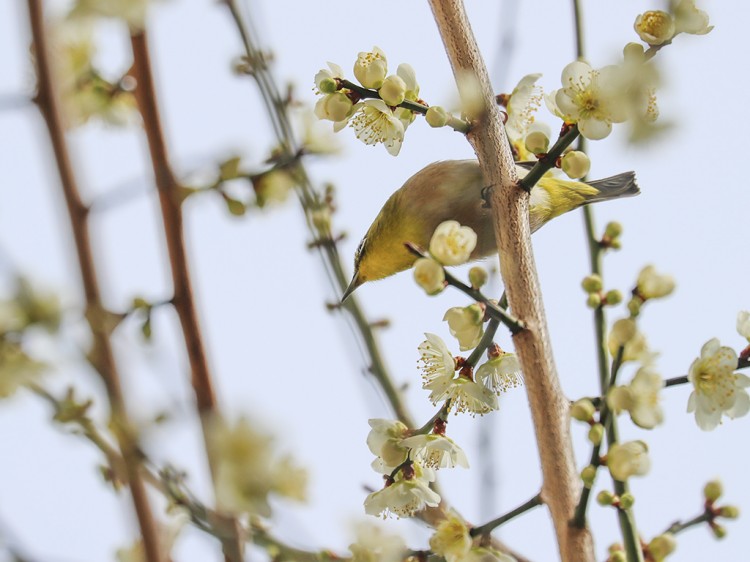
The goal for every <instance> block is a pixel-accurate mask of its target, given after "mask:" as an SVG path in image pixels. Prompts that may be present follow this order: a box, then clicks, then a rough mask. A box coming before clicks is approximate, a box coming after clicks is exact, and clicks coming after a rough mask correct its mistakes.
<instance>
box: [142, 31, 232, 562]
mask: <svg viewBox="0 0 750 562" xmlns="http://www.w3.org/2000/svg"><path fill="white" fill-rule="evenodd" d="M130 42H131V47H132V50H133V67H132V73H133V75H134V77H135V79H136V81H137V84H138V86H137V88H136V92H135V93H136V99H137V100H138V107H139V109H140V112H141V115H142V117H143V125H144V129H145V133H146V138H147V140H148V147H149V153H150V157H151V165H152V168H153V173H154V181H155V182H156V187H157V192H158V194H159V204H160V208H161V216H162V222H163V224H164V233H165V237H166V245H167V254H168V255H169V264H170V270H171V272H172V285H173V292H174V296H173V297H172V304H173V306H174V309H175V311H176V312H177V316H178V317H179V319H180V325H181V327H182V334H183V339H184V341H185V349H186V351H187V355H188V361H189V363H190V370H191V375H192V376H191V383H192V386H193V393H194V395H195V400H196V407H197V410H198V414H199V416H200V419H201V424H202V429H203V438H204V442H205V445H206V456H207V459H208V464H209V467H210V469H211V474H212V476H213V478H214V480H215V479H216V476H217V469H216V461H215V459H214V458H212V454H211V447H210V443H209V426H208V424H209V423H210V421H211V418H212V417H213V416H215V415H216V414H217V413H218V405H217V401H216V396H215V393H214V388H213V379H212V375H211V371H210V368H209V365H208V359H207V357H206V350H205V346H204V344H203V336H202V332H201V329H200V323H199V321H198V312H197V308H196V304H195V299H194V297H193V288H192V281H191V276H190V268H189V265H188V258H187V251H186V248H185V239H184V227H183V215H182V198H181V197H180V190H181V186H180V184H179V182H178V181H177V178H176V177H175V175H174V173H173V171H172V168H171V165H170V161H169V155H168V151H167V143H166V140H165V137H164V133H163V130H162V126H161V117H160V114H159V106H158V103H157V100H156V88H155V86H154V79H153V72H152V70H151V59H150V56H149V47H148V40H147V35H146V31H145V30H141V31H137V32H136V33H134V34H133V35H132V36H131V41H130ZM235 527H236V530H237V533H236V537H235V541H234V544H230V543H229V542H228V541H225V542H224V554H225V555H226V557H227V558H229V559H231V560H235V561H238V560H242V558H243V555H242V552H243V542H242V539H241V537H240V531H239V526H238V524H236V522H235Z"/></svg>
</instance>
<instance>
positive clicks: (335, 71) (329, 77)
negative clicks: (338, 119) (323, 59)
mask: <svg viewBox="0 0 750 562" xmlns="http://www.w3.org/2000/svg"><path fill="white" fill-rule="evenodd" d="M343 77H344V71H343V69H342V68H341V67H340V66H339V65H337V64H335V63H332V62H329V63H328V68H323V69H322V70H319V71H318V73H317V74H316V75H315V87H316V88H317V89H318V91H319V92H320V93H322V94H332V93H334V92H335V91H336V87H337V83H336V80H337V79H341V78H343Z"/></svg>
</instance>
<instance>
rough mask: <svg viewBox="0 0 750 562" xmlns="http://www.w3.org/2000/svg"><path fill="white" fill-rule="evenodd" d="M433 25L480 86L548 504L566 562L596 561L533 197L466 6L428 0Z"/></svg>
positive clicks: (486, 150) (455, 0)
mask: <svg viewBox="0 0 750 562" xmlns="http://www.w3.org/2000/svg"><path fill="white" fill-rule="evenodd" d="M430 5H431V6H432V10H433V13H434V15H435V20H436V21H437V24H438V28H439V29H440V33H441V36H442V38H443V43H444V44H445V48H446V51H447V52H448V57H449V59H450V61H451V65H452V67H453V72H454V74H455V75H456V77H457V79H462V77H463V76H464V75H465V74H467V73H471V74H473V75H475V76H476V77H477V78H478V80H479V84H480V85H481V87H482V91H483V93H484V98H485V108H486V112H485V114H484V118H483V119H482V120H481V122H480V123H478V124H477V126H475V127H473V128H472V132H471V133H470V134H469V141H470V142H471V144H472V146H473V147H474V150H475V151H476V153H477V157H478V158H479V163H480V165H481V167H482V172H483V174H484V177H485V181H486V182H487V183H488V185H491V186H493V190H492V200H491V208H492V212H493V217H494V223H495V235H496V238H497V242H498V248H499V250H500V271H501V273H502V277H503V282H504V284H505V288H506V291H507V294H508V300H509V302H510V308H511V310H512V311H513V314H514V315H515V316H516V317H518V318H519V319H520V320H522V321H523V322H525V324H526V328H527V329H525V330H523V331H521V332H519V333H518V334H516V335H515V336H514V343H515V346H516V351H517V352H518V357H519V359H520V361H521V365H522V367H523V371H524V375H525V381H526V389H527V393H528V397H529V404H530V407H531V413H532V417H533V420H534V427H535V430H536V438H537V443H538V446H539V454H540V457H541V464H542V473H543V478H544V483H543V486H542V498H543V499H544V502H545V503H546V504H547V505H548V507H549V510H550V513H551V515H552V520H553V523H554V526H555V530H556V533H557V540H558V545H559V549H560V555H561V558H562V560H564V561H566V562H587V561H593V560H594V552H593V542H592V538H591V534H590V533H589V531H588V530H587V529H578V528H575V527H573V526H571V525H569V521H570V519H571V517H572V516H573V512H574V510H575V506H576V503H577V501H578V495H579V490H580V479H579V478H578V475H577V473H576V468H575V461H574V458H573V450H572V443H571V439H570V431H569V422H568V402H567V400H566V399H565V396H564V395H563V393H562V389H561V388H560V382H559V379H558V376H557V372H556V369H555V364H554V361H553V358H552V349H551V345H550V341H549V334H548V333H547V325H546V319H545V315H544V307H543V304H542V297H541V292H540V288H539V281H538V278H537V273H536V264H535V262H534V258H533V254H532V250H531V243H530V230H529V221H528V209H529V195H528V193H527V192H526V191H524V190H522V189H519V187H518V185H517V177H516V173H515V167H514V164H513V157H512V154H511V152H510V147H509V144H508V141H507V138H506V136H505V131H504V129H503V127H502V125H501V123H502V120H501V118H500V115H499V111H498V109H497V107H496V106H495V103H494V97H493V95H492V91H491V87H490V84H489V78H488V76H487V69H486V67H485V65H484V62H483V60H482V58H481V55H480V53H479V49H478V47H477V45H476V41H475V39H474V36H473V33H472V31H471V27H470V26H469V23H468V19H467V16H466V12H465V10H464V7H463V3H462V2H461V0H430Z"/></svg>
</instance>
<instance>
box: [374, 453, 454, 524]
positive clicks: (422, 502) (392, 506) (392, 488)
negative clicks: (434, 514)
mask: <svg viewBox="0 0 750 562" xmlns="http://www.w3.org/2000/svg"><path fill="white" fill-rule="evenodd" d="M408 475H409V477H408V478H407V477H406V476H404V471H403V470H401V471H399V473H398V474H397V475H396V478H395V480H394V481H393V482H392V483H390V484H387V485H386V487H385V488H383V489H382V490H378V491H376V492H373V493H371V494H369V495H368V496H367V498H366V499H365V513H367V514H368V515H375V516H382V517H387V516H388V515H389V514H393V515H395V516H397V517H411V516H412V515H414V514H415V513H416V512H417V511H420V510H422V509H424V508H425V507H427V506H429V507H437V506H438V504H439V503H440V495H438V494H437V493H436V492H435V491H433V490H432V489H430V482H433V481H434V480H435V471H433V470H431V469H429V468H426V467H422V466H420V465H419V464H418V463H413V464H412V466H411V468H410V470H409V471H408Z"/></svg>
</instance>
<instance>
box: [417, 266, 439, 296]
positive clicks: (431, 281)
mask: <svg viewBox="0 0 750 562" xmlns="http://www.w3.org/2000/svg"><path fill="white" fill-rule="evenodd" d="M414 280H415V281H416V282H417V285H419V286H420V287H422V288H423V289H424V290H425V292H426V293H427V294H428V295H437V294H438V293H439V292H441V291H442V290H443V289H444V288H445V270H444V269H443V266H442V265H440V264H439V263H438V262H436V261H435V260H433V259H432V258H419V259H418V260H417V262H416V263H415V264H414Z"/></svg>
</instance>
